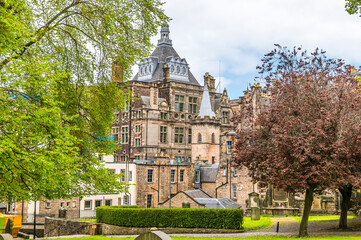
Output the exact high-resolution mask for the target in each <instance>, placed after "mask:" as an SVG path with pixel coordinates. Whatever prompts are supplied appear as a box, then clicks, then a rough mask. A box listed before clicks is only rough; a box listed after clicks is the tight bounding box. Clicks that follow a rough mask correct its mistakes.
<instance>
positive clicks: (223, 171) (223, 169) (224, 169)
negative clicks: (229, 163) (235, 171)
mask: <svg viewBox="0 0 361 240" xmlns="http://www.w3.org/2000/svg"><path fill="white" fill-rule="evenodd" d="M222 175H223V176H226V175H227V170H226V167H222Z"/></svg>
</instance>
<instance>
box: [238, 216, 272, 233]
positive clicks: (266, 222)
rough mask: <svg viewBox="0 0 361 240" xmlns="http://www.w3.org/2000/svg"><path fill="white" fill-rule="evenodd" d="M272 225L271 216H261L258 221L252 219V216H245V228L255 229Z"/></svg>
mask: <svg viewBox="0 0 361 240" xmlns="http://www.w3.org/2000/svg"><path fill="white" fill-rule="evenodd" d="M271 225H272V222H271V218H270V217H268V216H267V217H265V216H261V219H260V220H258V221H252V220H251V218H250V217H244V218H243V227H244V230H246V231H247V230H255V229H260V228H269V227H270V226H271Z"/></svg>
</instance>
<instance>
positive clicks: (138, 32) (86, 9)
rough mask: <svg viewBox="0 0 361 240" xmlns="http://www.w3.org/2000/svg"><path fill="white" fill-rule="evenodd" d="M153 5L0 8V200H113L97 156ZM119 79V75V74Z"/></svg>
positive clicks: (59, 0)
mask: <svg viewBox="0 0 361 240" xmlns="http://www.w3.org/2000/svg"><path fill="white" fill-rule="evenodd" d="M161 5H162V3H161V2H160V1H159V0H134V1H131V0H125V1H121V0H92V1H78V0H74V1H73V0H41V1H34V0H6V1H5V0H0V112H1V114H0V172H1V173H2V174H1V175H0V202H2V201H18V200H39V199H41V198H43V197H45V198H47V199H56V198H69V197H74V196H82V195H90V194H95V193H98V192H108V193H110V192H120V191H124V190H125V189H126V186H124V184H122V183H121V182H120V181H119V178H120V176H119V175H110V174H109V172H108V171H107V169H105V168H104V167H103V165H102V163H101V161H100V160H99V159H98V158H97V156H96V153H101V154H111V153H112V152H113V151H114V147H115V144H114V142H113V141H112V140H111V139H109V138H108V135H109V130H110V129H109V128H110V126H111V125H112V124H113V123H114V112H115V111H116V109H120V108H121V107H122V106H123V105H124V103H125V102H126V101H128V100H129V98H130V94H129V89H128V87H127V84H126V83H125V84H123V85H121V86H120V85H118V84H116V83H114V82H113V81H112V71H111V70H112V64H113V63H116V64H117V65H119V66H121V71H118V72H116V73H117V74H121V76H122V77H125V79H126V78H129V76H130V69H131V66H132V65H134V63H136V62H137V61H139V59H141V58H142V57H144V56H146V55H147V54H148V52H149V50H150V47H151V46H152V45H151V43H150V37H151V36H152V35H154V34H155V33H156V32H157V28H158V26H160V25H161V24H163V23H164V22H167V21H168V18H167V17H166V16H165V15H164V13H163V10H162V9H161ZM116 77H120V76H116Z"/></svg>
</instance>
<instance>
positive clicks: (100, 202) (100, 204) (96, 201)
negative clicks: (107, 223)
mask: <svg viewBox="0 0 361 240" xmlns="http://www.w3.org/2000/svg"><path fill="white" fill-rule="evenodd" d="M101 206H102V200H95V208H97V207H101Z"/></svg>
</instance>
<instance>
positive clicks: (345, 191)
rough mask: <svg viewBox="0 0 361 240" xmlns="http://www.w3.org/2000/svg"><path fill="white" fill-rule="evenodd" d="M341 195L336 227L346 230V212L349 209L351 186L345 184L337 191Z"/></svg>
mask: <svg viewBox="0 0 361 240" xmlns="http://www.w3.org/2000/svg"><path fill="white" fill-rule="evenodd" d="M338 190H339V191H340V193H341V195H342V198H341V215H340V222H339V224H338V227H339V228H341V229H347V211H348V210H349V209H350V207H351V195H352V185H351V184H347V185H344V186H342V187H340V188H339V189H338Z"/></svg>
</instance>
